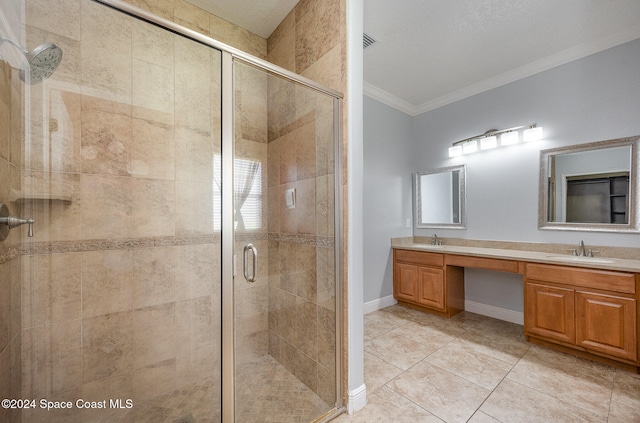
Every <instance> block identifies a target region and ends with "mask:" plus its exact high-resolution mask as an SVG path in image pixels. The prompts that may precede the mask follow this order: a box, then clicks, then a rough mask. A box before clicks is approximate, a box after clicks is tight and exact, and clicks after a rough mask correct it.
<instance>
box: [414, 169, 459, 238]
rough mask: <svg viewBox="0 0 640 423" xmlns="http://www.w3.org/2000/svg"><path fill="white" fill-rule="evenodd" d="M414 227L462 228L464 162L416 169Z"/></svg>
mask: <svg viewBox="0 0 640 423" xmlns="http://www.w3.org/2000/svg"><path fill="white" fill-rule="evenodd" d="M413 198H414V202H415V213H416V215H415V222H416V224H415V226H416V228H451V229H464V228H465V203H466V182H465V166H464V165H460V166H451V167H443V168H439V169H434V170H427V171H421V172H416V174H415V181H414V195H413Z"/></svg>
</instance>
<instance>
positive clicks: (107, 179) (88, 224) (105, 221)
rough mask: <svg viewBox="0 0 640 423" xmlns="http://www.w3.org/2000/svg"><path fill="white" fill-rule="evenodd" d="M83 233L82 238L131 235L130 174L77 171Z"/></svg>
mask: <svg viewBox="0 0 640 423" xmlns="http://www.w3.org/2000/svg"><path fill="white" fill-rule="evenodd" d="M80 192H81V201H82V208H81V212H80V215H81V216H82V218H81V222H82V234H83V236H84V238H85V239H104V238H122V237H127V236H130V234H131V225H132V199H131V196H132V193H131V178H126V177H117V176H107V175H88V174H82V175H80Z"/></svg>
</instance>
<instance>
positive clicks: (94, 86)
mask: <svg viewBox="0 0 640 423" xmlns="http://www.w3.org/2000/svg"><path fill="white" fill-rule="evenodd" d="M131 22H132V20H131V18H127V17H123V16H122V14H121V13H119V12H117V11H115V10H111V9H109V8H105V7H104V6H102V5H100V4H97V3H83V7H82V19H81V28H82V47H81V57H82V84H83V93H87V94H92V93H95V94H98V95H97V96H98V97H103V96H105V95H106V93H109V95H110V96H114V97H115V98H116V99H118V100H120V101H123V102H129V101H130V99H131V62H132V54H131V32H132V29H131Z"/></svg>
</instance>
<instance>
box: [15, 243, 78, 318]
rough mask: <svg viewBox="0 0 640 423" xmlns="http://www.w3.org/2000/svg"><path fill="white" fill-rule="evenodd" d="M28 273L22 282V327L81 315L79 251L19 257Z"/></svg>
mask: <svg viewBox="0 0 640 423" xmlns="http://www.w3.org/2000/svg"><path fill="white" fill-rule="evenodd" d="M23 261H24V265H25V267H27V268H28V269H29V270H30V272H29V273H28V279H26V283H25V287H26V288H25V294H26V296H29V298H28V299H26V298H25V301H23V311H24V313H23V315H24V316H25V323H27V322H28V326H26V327H36V326H41V325H44V324H50V323H55V322H63V321H70V320H78V319H80V317H81V313H82V310H81V304H82V296H81V291H82V286H81V283H82V281H81V270H82V267H81V263H82V254H80V253H64V254H48V255H37V256H30V257H24V258H23Z"/></svg>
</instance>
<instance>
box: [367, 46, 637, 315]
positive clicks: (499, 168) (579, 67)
mask: <svg viewBox="0 0 640 423" xmlns="http://www.w3.org/2000/svg"><path fill="white" fill-rule="evenodd" d="M639 69H640V40H635V41H632V42H629V43H626V44H623V45H621V46H618V47H615V48H612V49H609V50H605V51H603V52H600V53H597V54H594V55H592V56H588V57H585V58H583V59H580V60H577V61H574V62H571V63H568V64H566V65H563V66H559V67H557V68H554V69H551V70H548V71H545V72H542V73H539V74H537V75H534V76H531V77H528V78H525V79H522V80H520V81H516V82H513V83H510V84H508V85H504V86H502V87H499V88H496V89H493V90H490V91H487V92H485V93H481V94H478V95H475V96H473V97H469V98H467V99H464V100H461V101H458V102H456V103H453V104H450V105H447V106H444V107H441V108H439V109H436V110H433V111H430V112H427V113H424V114H422V115H419V116H416V117H414V118H413V119H411V126H412V130H413V135H412V142H411V145H410V146H409V147H408V148H404V147H399V146H397V145H394V146H393V147H394V151H396V152H397V155H398V156H400V159H399V160H404V159H403V157H405V155H406V154H407V152H408V153H409V155H408V157H409V163H408V166H407V167H406V168H405V169H404V173H405V175H406V178H407V179H406V182H403V187H402V190H403V194H402V195H399V194H397V193H395V194H394V196H393V197H389V202H390V203H391V202H393V201H396V200H397V199H398V198H399V197H402V198H405V196H406V195H410V194H411V183H410V179H408V178H409V177H410V175H411V173H412V172H415V171H416V170H425V169H430V168H438V167H444V166H452V165H455V164H461V163H466V165H467V229H466V230H452V229H449V230H445V229H439V230H437V231H435V232H437V233H438V235H440V236H443V237H459V238H471V239H486V240H505V241H526V242H550V243H576V244H577V243H578V242H579V241H580V240H584V241H585V243H586V244H587V245H610V246H622V247H625V246H626V247H640V235H637V234H606V233H595V232H565V231H542V230H539V229H538V227H537V222H538V176H539V175H538V173H539V158H540V150H542V149H548V148H554V147H560V146H566V145H573V144H582V143H587V142H594V141H601V140H607V139H613V138H620V137H627V136H633V135H640V73H639ZM365 104H367V102H365ZM383 117H384V116H383V115H380V114H376V115H369V114H368V113H367V108H366V107H365V151H366V150H367V149H368V148H369V145H370V143H372V145H377V143H379V142H380V140H379V139H376V140H372V139H371V138H370V137H368V136H367V134H370V133H371V132H372V130H370V129H368V128H370V127H372V128H374V129H373V130H376V131H379V129H375V128H380V127H382V126H385V125H386V124H387V123H386V122H382V121H381V119H382V118H383ZM533 122H536V123H538V124H539V125H540V126H543V127H544V130H545V140H544V141H542V142H538V143H534V144H527V145H524V144H523V145H516V146H511V147H506V148H501V149H496V150H490V151H486V152H480V153H478V154H475V155H470V156H463V157H458V158H454V159H450V158H448V156H447V148H448V147H449V146H450V145H451V143H452V142H455V141H457V140H461V139H464V138H468V137H470V136H474V135H478V134H482V133H484V132H485V131H487V130H489V129H503V128H509V127H513V126H518V125H525V124H529V123H533ZM388 125H389V126H390V127H394V125H397V121H396V120H394V121H390V122H389V123H388ZM373 143H376V144H373ZM365 169H368V173H369V174H372V173H373V174H375V173H377V172H383V173H384V172H387V170H386V169H385V165H384V163H375V162H374V163H371V164H370V163H368V161H367V156H366V155H365ZM396 172H399V173H402V169H397V170H396ZM369 201H370V199H368V191H367V190H366V189H365V203H368V202H369ZM370 214H371V212H370V211H367V210H366V209H365V228H364V229H365V234H366V233H367V232H368V231H369V230H372V229H373V228H371V227H370V226H369V225H368V222H372V223H373V222H374V220H373V219H372V218H371V216H370ZM375 223H376V225H377V227H376V228H375V231H376V232H377V233H383V232H384V231H385V230H386V231H387V232H389V233H393V235H392V236H404V233H403V232H402V231H400V230H399V229H398V228H396V227H395V224H396V223H395V222H390V221H389V222H385V221H383V220H380V219H378V220H376V221H375ZM385 223H386V226H385V227H384V228H383V227H382V226H383V225H384V224H385ZM385 228H386V229H385ZM433 233H434V230H428V229H420V230H419V229H416V230H415V231H414V234H415V235H417V236H431V235H432V234H433ZM376 242H378V241H376ZM382 242H384V243H385V245H384V246H385V248H387V249H388V240H381V241H380V243H382ZM365 243H366V242H365ZM368 248H370V249H372V250H373V249H374V248H373V247H368ZM376 248H377V247H376ZM380 248H382V247H380ZM379 257H380V254H379V253H378V254H377V255H376V256H371V257H369V256H368V255H366V254H365V269H367V268H369V267H375V266H376V265H377V260H379ZM465 275H466V297H467V300H471V301H477V302H481V303H483V304H488V305H492V306H496V307H501V308H506V309H509V310H515V311H521V310H522V278H521V277H520V276H518V275H510V274H500V273H496V272H485V271H479V270H468V271H466V273H465ZM391 287H392V281H391V275H390V273H385V277H384V281H383V283H382V287H380V286H378V285H377V284H376V286H372V285H369V284H367V283H365V288H364V289H365V292H364V298H365V301H367V300H369V301H370V300H371V298H373V297H374V296H375V295H377V293H386V292H391V289H392V288H391ZM507 291H508V292H509V295H506V294H505V293H506V292H507Z"/></svg>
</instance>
